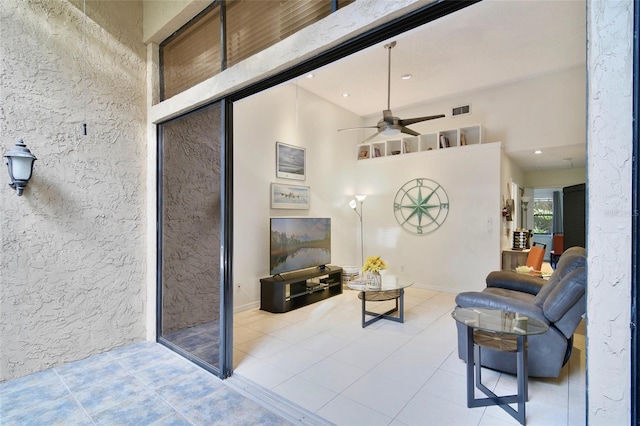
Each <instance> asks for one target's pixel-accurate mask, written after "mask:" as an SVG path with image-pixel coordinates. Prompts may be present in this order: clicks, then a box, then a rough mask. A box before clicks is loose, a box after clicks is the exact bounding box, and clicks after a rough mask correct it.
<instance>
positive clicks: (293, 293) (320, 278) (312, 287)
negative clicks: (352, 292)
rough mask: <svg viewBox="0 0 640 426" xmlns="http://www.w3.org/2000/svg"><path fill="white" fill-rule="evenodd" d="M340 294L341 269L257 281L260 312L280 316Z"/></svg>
mask: <svg viewBox="0 0 640 426" xmlns="http://www.w3.org/2000/svg"><path fill="white" fill-rule="evenodd" d="M339 294H342V268H340V267H338V266H333V265H327V266H325V267H324V268H320V267H318V268H313V269H306V270H302V271H296V272H291V273H288V274H286V276H282V275H280V274H277V275H274V276H272V277H268V278H261V279H260V309H261V310H263V311H267V312H273V313H283V312H289V311H291V310H293V309H297V308H301V307H303V306H307V305H310V304H312V303H315V302H319V301H321V300H324V299H328V298H329V297H332V296H337V295H339Z"/></svg>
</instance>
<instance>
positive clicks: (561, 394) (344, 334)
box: [0, 288, 585, 426]
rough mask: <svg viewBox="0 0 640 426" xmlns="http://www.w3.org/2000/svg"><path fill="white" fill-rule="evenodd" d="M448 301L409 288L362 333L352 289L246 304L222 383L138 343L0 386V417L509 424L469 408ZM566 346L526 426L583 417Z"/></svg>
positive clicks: (500, 378) (577, 378)
mask: <svg viewBox="0 0 640 426" xmlns="http://www.w3.org/2000/svg"><path fill="white" fill-rule="evenodd" d="M386 303H388V302H384V303H380V304H379V305H378V306H379V308H378V309H380V310H382V309H387V308H388V307H387V306H386V305H385V304H386ZM453 307H454V295H451V294H446V293H439V292H435V291H430V290H423V289H418V288H409V289H407V293H406V296H405V323H404V324H399V323H394V322H390V321H384V320H382V321H379V322H377V323H375V324H373V325H371V326H369V327H367V328H365V329H363V328H361V326H360V301H359V300H358V299H357V292H355V291H351V290H345V292H344V294H342V295H341V296H337V297H333V298H331V299H328V300H325V301H323V302H320V303H316V304H313V305H310V306H307V307H304V308H301V309H297V310H295V311H292V312H288V313H286V314H270V313H267V312H263V311H260V310H258V309H251V310H248V311H245V312H241V313H238V314H236V315H235V318H234V364H235V365H234V368H235V375H234V376H233V377H232V378H230V379H228V380H225V381H221V380H219V379H218V378H216V377H215V376H213V375H212V374H210V373H208V372H206V371H204V370H202V369H201V368H199V367H197V366H196V365H194V364H192V363H190V362H189V361H187V360H185V359H183V358H181V357H180V356H179V355H177V354H175V353H174V352H172V351H170V350H169V349H167V348H165V347H163V346H161V345H159V344H156V343H151V342H143V343H138V344H134V345H130V346H127V347H124V348H119V349H116V350H113V351H110V352H107V353H104V354H100V355H95V356H92V357H90V358H87V359H86V360H82V361H77V362H74V363H70V364H67V365H63V366H60V367H56V368H53V369H49V370H46V371H43V372H41V373H36V374H33V375H30V376H26V377H23V378H20V379H16V380H12V381H9V382H5V383H0V423H1V424H2V425H3V426H4V425H55V424H61V425H84V424H87V425H94V424H96V425H101V424H104V425H214V424H224V425H287V424H310V425H320V424H331V423H334V424H337V425H378V424H381V425H393V426H402V425H502V424H517V422H516V421H515V420H513V419H512V418H511V417H509V416H508V415H507V414H506V413H505V412H504V411H503V410H501V409H500V408H498V407H488V408H472V409H469V408H467V407H466V403H465V401H466V399H465V398H466V397H465V395H466V393H465V369H464V367H465V364H464V363H462V362H461V361H460V360H458V358H457V354H456V344H457V343H456V332H455V322H454V320H453V319H452V318H451V316H450V313H451V310H452V309H453ZM574 347H575V349H574V351H573V354H572V357H571V359H570V361H569V363H568V364H567V365H566V366H565V367H564V368H563V372H562V375H561V377H560V378H558V379H545V380H540V379H531V380H530V382H529V402H528V403H527V423H528V424H529V425H532V426H534V425H574V424H584V423H585V402H584V401H585V396H584V395H585V360H584V354H585V352H584V347H585V339H584V329H583V328H582V329H580V330H579V332H578V333H577V334H576V336H575V342H574ZM483 381H484V382H485V384H487V385H488V386H489V387H490V388H493V389H494V390H496V391H497V392H498V393H502V392H504V393H513V392H514V391H515V379H514V377H513V376H510V375H505V374H498V373H496V372H491V371H486V372H484V373H483ZM278 396H281V397H285V398H286V399H287V400H288V401H283V400H281V399H280V398H279V397H278Z"/></svg>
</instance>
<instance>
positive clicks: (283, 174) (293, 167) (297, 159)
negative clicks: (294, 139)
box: [276, 142, 306, 180]
mask: <svg viewBox="0 0 640 426" xmlns="http://www.w3.org/2000/svg"><path fill="white" fill-rule="evenodd" d="M305 157H306V151H305V149H304V148H300V147H297V146H293V145H287V144H286V143H282V142H276V177H279V178H285V179H296V180H305V179H306V158H305Z"/></svg>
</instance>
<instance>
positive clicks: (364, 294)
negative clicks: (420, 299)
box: [348, 280, 413, 328]
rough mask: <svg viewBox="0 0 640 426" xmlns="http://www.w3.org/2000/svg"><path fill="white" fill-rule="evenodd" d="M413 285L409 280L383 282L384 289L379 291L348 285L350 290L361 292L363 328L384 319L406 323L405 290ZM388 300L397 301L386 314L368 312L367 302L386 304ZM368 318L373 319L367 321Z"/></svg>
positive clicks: (378, 289)
mask: <svg viewBox="0 0 640 426" xmlns="http://www.w3.org/2000/svg"><path fill="white" fill-rule="evenodd" d="M411 285H413V281H408V280H398V281H395V282H392V283H385V282H383V283H382V287H380V288H377V289H372V288H369V287H367V286H366V285H358V284H354V283H351V284H348V286H349V288H351V289H353V290H358V291H360V293H358V299H360V300H361V301H362V318H361V319H362V328H365V327H366V326H368V325H370V324H373V323H374V322H376V321H378V320H380V319H383V318H384V319H387V320H390V321H395V322H404V289H405V288H407V287H409V286H411ZM388 300H395V307H394V308H391V309H389V310H388V311H386V312H384V313H377V312H372V311H369V310H367V302H384V301H388ZM391 314H396V315H391ZM367 316H371V317H373V318H370V319H367Z"/></svg>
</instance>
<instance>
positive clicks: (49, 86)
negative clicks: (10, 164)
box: [0, 0, 146, 381]
mask: <svg viewBox="0 0 640 426" xmlns="http://www.w3.org/2000/svg"><path fill="white" fill-rule="evenodd" d="M82 9H83V2H82V1H81V0H73V1H67V0H2V1H0V40H1V42H0V46H1V47H0V57H1V58H2V60H1V61H0V99H2V103H1V104H0V143H1V146H2V148H1V149H2V151H3V152H5V151H7V150H8V149H10V148H11V146H13V144H14V143H15V141H16V139H18V138H20V137H22V138H24V141H25V142H26V144H27V146H28V147H29V148H30V149H31V151H32V152H33V153H34V154H35V155H36V156H37V157H38V160H37V161H36V164H35V168H34V177H33V178H32V180H31V182H30V183H29V186H28V187H27V188H26V190H25V193H24V195H23V196H22V197H17V196H16V195H15V193H14V192H12V191H11V189H10V188H9V187H8V186H7V183H8V181H9V179H8V176H7V173H6V172H5V171H2V172H0V205H1V208H0V230H1V231H0V381H3V380H7V379H10V378H14V377H19V376H23V375H26V374H28V373H31V372H34V371H38V370H43V369H45V368H48V367H51V366H55V365H58V364H61V363H64V362H67V361H72V360H77V359H81V358H84V357H86V356H89V355H91V354H95V353H99V352H102V351H104V350H108V349H110V348H112V347H116V346H120V345H124V344H128V343H131V342H134V341H136V340H141V339H143V338H144V336H145V317H144V310H145V306H144V303H145V289H144V273H145V235H144V233H145V227H144V224H145V211H144V202H145V199H144V195H145V190H146V188H145V162H146V150H145V107H146V103H145V59H146V51H145V46H144V45H143V43H142V41H141V40H142V4H141V3H139V2H131V1H95V0H89V1H87V2H86V12H87V16H88V17H87V18H86V19H84V15H83V11H82ZM83 28H85V29H86V38H85V37H83ZM85 41H86V49H84V48H83V46H85ZM85 66H86V68H85ZM83 68H84V72H83ZM83 74H84V76H86V78H83ZM85 116H86V122H87V130H88V134H87V135H86V136H83V134H82V123H83V121H84V120H85ZM2 168H3V169H4V166H2Z"/></svg>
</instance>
